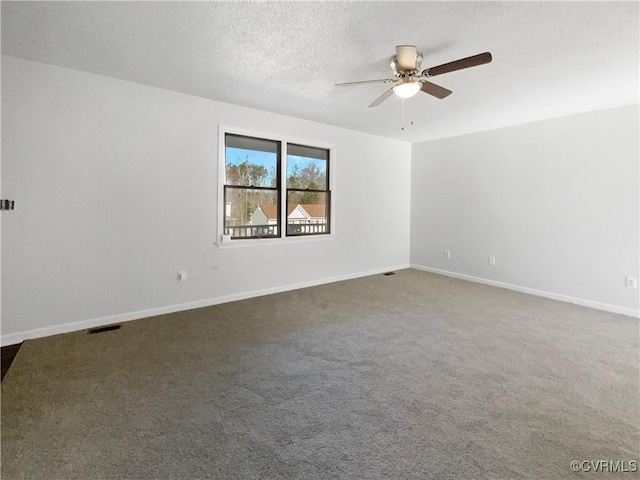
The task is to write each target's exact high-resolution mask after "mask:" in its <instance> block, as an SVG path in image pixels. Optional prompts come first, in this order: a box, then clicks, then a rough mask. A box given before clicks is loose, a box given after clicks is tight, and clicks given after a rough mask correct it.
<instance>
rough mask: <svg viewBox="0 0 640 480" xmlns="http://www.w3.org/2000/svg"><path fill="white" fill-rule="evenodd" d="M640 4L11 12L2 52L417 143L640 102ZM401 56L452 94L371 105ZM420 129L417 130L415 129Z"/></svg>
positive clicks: (106, 5) (111, 5)
mask: <svg viewBox="0 0 640 480" xmlns="http://www.w3.org/2000/svg"><path fill="white" fill-rule="evenodd" d="M638 24H639V5H638V2H625V3H622V2H602V3H600V2H598V3H596V2H2V53H3V54H7V55H12V56H16V57H20V58H25V59H28V60H35V61H39V62H44V63H50V64H54V65H60V66H63V67H69V68H74V69H78V70H84V71H88V72H94V73H99V74H102V75H108V76H111V77H115V78H120V79H124V80H130V81H134V82H139V83H143V84H146V85H151V86H155V87H161V88H165V89H170V90H175V91H178V92H184V93H188V94H192V95H198V96H202V97H206V98H211V99H215V100H220V101H224V102H229V103H234V104H238V105H245V106H248V107H254V108H258V109H262V110H268V111H271V112H276V113H282V114H286V115H291V116H294V117H299V118H305V119H309V120H315V121H319V122H323V123H328V124H332V125H337V126H341V127H346V128H350V129H353V130H359V131H364V132H369V133H372V134H375V135H382V136H387V137H391V138H397V139H401V140H405V141H408V142H416V141H422V140H428V139H433V138H440V137H447V136H452V135H459V134H463V133H469V132H473V131H481V130H487V129H491V128H496V127H501V126H507V125H513V124H518V123H523V122H529V121H535V120H540V119H544V118H551V117H556V116H561V115H567V114H572V113H578V112H584V111H589V110H594V109H600V108H607V107H613V106H618V105H627V104H631V103H637V102H638V88H639V87H638V82H639V74H638V70H639V66H638V64H639V62H640V58H639V43H638V35H639V25H638ZM398 44H413V45H416V46H417V47H418V50H419V51H421V52H422V53H423V55H424V61H423V64H422V66H423V68H425V67H430V66H434V65H438V64H441V63H445V62H448V61H451V60H455V59H458V58H461V57H466V56H469V55H474V54H476V53H481V52H484V51H490V52H492V54H493V59H494V60H493V63H491V64H489V65H483V66H480V67H476V68H472V69H468V70H463V71H459V72H454V73H449V74H446V75H442V76H439V77H435V78H434V79H433V81H434V83H438V84H440V85H442V86H444V87H446V88H449V89H451V90H453V92H454V93H453V95H451V96H449V97H447V98H446V99H444V100H437V99H435V98H433V97H430V96H428V95H425V94H422V93H419V94H418V95H417V96H416V97H414V98H411V99H409V100H406V101H405V103H404V110H405V125H406V128H405V130H404V131H403V130H401V128H400V127H401V125H402V122H401V111H402V108H401V106H402V102H401V100H400V99H399V98H397V97H395V96H392V97H391V98H389V99H388V100H387V101H386V102H385V103H383V104H382V105H381V106H380V107H377V108H372V109H369V108H367V105H369V103H371V101H373V100H374V99H375V98H376V97H378V96H379V95H380V94H381V93H382V92H383V91H384V90H385V88H387V87H386V86H385V85H379V84H378V85H365V86H358V87H342V88H336V87H334V83H338V82H349V81H355V80H366V79H376V78H386V77H388V76H390V74H391V69H390V68H389V65H388V60H389V58H390V57H391V55H393V54H394V47H395V45H398ZM411 122H413V125H412V124H411Z"/></svg>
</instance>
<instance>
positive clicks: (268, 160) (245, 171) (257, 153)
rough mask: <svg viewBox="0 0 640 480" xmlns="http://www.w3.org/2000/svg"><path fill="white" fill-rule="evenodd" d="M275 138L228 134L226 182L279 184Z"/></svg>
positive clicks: (226, 143) (260, 185)
mask: <svg viewBox="0 0 640 480" xmlns="http://www.w3.org/2000/svg"><path fill="white" fill-rule="evenodd" d="M279 148H280V143H279V142H276V141H274V140H264V139H261V138H252V137H243V136H240V135H231V134H229V133H228V134H226V135H225V174H226V175H225V184H226V185H243V186H253V187H276V186H277V185H276V184H277V179H278V174H277V165H278V150H279Z"/></svg>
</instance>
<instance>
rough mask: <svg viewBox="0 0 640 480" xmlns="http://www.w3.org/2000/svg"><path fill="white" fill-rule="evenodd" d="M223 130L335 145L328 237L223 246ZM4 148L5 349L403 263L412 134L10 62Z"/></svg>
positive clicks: (5, 63)
mask: <svg viewBox="0 0 640 480" xmlns="http://www.w3.org/2000/svg"><path fill="white" fill-rule="evenodd" d="M219 124H223V125H228V126H235V127H240V128H245V129H252V130H257V131H261V132H265V133H273V134H282V135H287V136H292V137H297V138H301V139H308V140H309V141H317V142H322V143H330V144H335V145H336V148H337V158H335V159H334V163H333V164H332V168H334V169H335V174H336V175H335V183H334V185H333V202H334V205H335V209H336V210H335V218H334V219H333V222H334V223H333V229H334V231H335V236H334V237H333V239H331V240H326V241H314V242H306V241H302V242H299V243H297V244H294V245H292V244H287V245H284V244H280V245H264V246H262V245H260V246H252V247H242V248H221V249H218V248H217V247H216V245H215V244H214V242H215V241H216V233H217V232H216V212H217V209H218V205H216V202H217V178H216V177H217V171H218V169H217V161H218V158H217V156H218V145H217V142H218V125H219ZM2 154H3V162H2V192H3V195H4V196H5V197H7V198H13V199H15V200H16V210H15V211H13V212H5V213H3V219H2V221H3V225H2V343H3V344H9V343H15V342H17V341H20V340H22V339H23V338H28V337H34V336H42V335H49V334H52V333H58V332H63V331H69V330H75V329H80V328H86V327H88V326H93V325H99V324H105V323H109V322H113V321H120V320H127V319H131V318H139V317H142V316H146V315H149V314H153V313H160V312H165V311H170V310H175V309H183V308H187V307H193V306H197V305H206V304H212V303H216V302H219V301H225V300H230V299H233V298H241V297H243V296H246V295H252V294H254V293H256V292H262V293H264V292H268V291H277V290H282V289H287V288H289V287H291V286H299V285H300V284H314V283H319V282H323V281H329V280H331V279H336V278H346V277H350V276H357V275H360V274H365V273H371V272H377V271H384V270H387V269H391V268H397V267H399V266H407V265H408V262H409V231H410V228H409V213H408V207H409V201H410V198H409V186H410V168H411V146H410V145H409V144H407V143H402V142H398V141H393V140H387V139H382V138H379V137H375V136H371V135H366V134H362V133H357V132H353V131H348V130H344V129H340V128H335V127H331V126H327V125H322V124H318V123H313V122H308V121H304V120H299V119H295V118H290V117H285V116H281V115H275V114H271V113H268V112H263V111H257V110H252V109H248V108H243V107H238V106H234V105H229V104H224V103H219V102H215V101H210V100H206V99H203V98H198V97H192V96H188V95H183V94H179V93H175V92H170V91H165V90H160V89H157V88H151V87H147V86H143V85H139V84H135V83H129V82H124V81H120V80H116V79H113V78H108V77H103V76H99V75H94V74H90V73H85V72H79V71H75V70H69V69H63V68H59V67H54V66H50V65H45V64H40V63H35V62H28V61H24V60H20V59H17V58H13V57H7V56H3V57H2ZM381 248H384V250H385V254H384V255H381V254H380V249H381ZM256 266H258V267H257V268H256ZM215 267H217V269H215ZM179 270H186V271H187V272H188V280H187V281H186V282H182V283H178V282H177V273H178V271H179ZM76 322H83V323H76Z"/></svg>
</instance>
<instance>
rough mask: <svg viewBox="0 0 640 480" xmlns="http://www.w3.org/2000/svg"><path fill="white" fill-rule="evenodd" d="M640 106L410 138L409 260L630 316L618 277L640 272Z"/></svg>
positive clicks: (632, 309)
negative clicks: (417, 139)
mask: <svg viewBox="0 0 640 480" xmlns="http://www.w3.org/2000/svg"><path fill="white" fill-rule="evenodd" d="M638 114H639V112H638V105H631V106H626V107H620V108H614V109H608V110H602V111H596V112H591V113H586V114H581V115H574V116H570V117H564V118H559V119H553V120H547V121H542V122H536V123H530V124H525V125H520V126H515V127H509V128H502V129H499V130H493V131H488V132H482V133H476V134H471V135H464V136H459V137H453V138H447V139H441V140H436V141H430V142H424V143H420V144H415V145H413V148H412V172H411V173H412V179H411V191H412V195H411V263H412V264H413V265H415V266H420V267H426V268H427V269H431V270H437V271H446V272H453V273H454V274H456V275H462V276H470V277H474V278H473V279H474V280H487V281H489V282H501V283H504V284H507V286H510V287H517V288H520V289H522V290H524V291H529V292H532V293H538V294H542V295H546V296H551V297H552V298H561V299H565V300H569V301H574V302H576V303H582V304H585V305H590V306H593V307H596V308H603V309H606V310H612V311H617V312H620V313H626V314H630V315H637V314H638V290H633V289H629V288H626V287H625V277H626V276H631V277H636V278H637V277H638V276H639V275H638V274H639V272H638V266H639V263H640V258H639V249H640V239H639V235H638V231H639V225H638V220H639V216H640V214H639V210H638V205H639V191H640V190H639V186H638V183H639V181H638V180H639V171H638V163H639V152H638V144H639V133H638V132H639V127H640V125H639V121H638V118H639V117H638ZM445 249H449V250H451V258H450V259H446V258H444V255H443V252H444V250H445ZM490 255H491V256H495V257H496V265H495V267H491V266H489V264H488V256H490Z"/></svg>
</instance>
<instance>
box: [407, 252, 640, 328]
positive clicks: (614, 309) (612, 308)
mask: <svg viewBox="0 0 640 480" xmlns="http://www.w3.org/2000/svg"><path fill="white" fill-rule="evenodd" d="M411 268H415V269H416V270H423V271H425V272H431V273H437V274H438V275H445V276H447V277H453V278H459V279H461V280H467V281H469V282H475V283H483V284H485V285H491V286H493V287H499V288H506V289H508V290H515V291H516V292H521V293H528V294H529V295H536V296H538V297H544V298H549V299H552V300H559V301H561V302H567V303H573V304H576V305H581V306H583V307H589V308H595V309H597V310H604V311H605V312H611V313H619V314H622V315H627V316H629V317H635V318H640V310H634V309H632V308H626V307H620V306H618V305H610V304H608V303H601V302H595V301H593V300H586V299H584V298H577V297H571V296H569V295H562V294H559V293H553V292H547V291H544V290H537V289H535V288H529V287H521V286H519V285H513V284H510V283H504V282H498V281H495V280H489V279H486V278H482V277H474V276H472V275H465V274H463V273H457V272H450V271H448V270H440V269H439V268H432V267H425V266H423V265H415V264H411Z"/></svg>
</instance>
